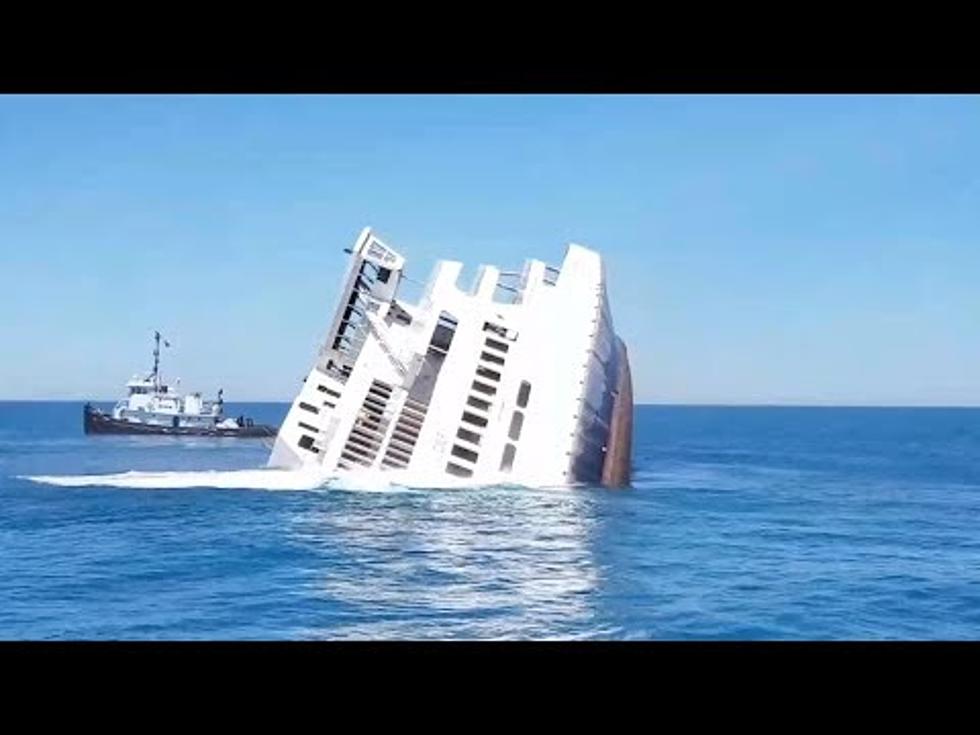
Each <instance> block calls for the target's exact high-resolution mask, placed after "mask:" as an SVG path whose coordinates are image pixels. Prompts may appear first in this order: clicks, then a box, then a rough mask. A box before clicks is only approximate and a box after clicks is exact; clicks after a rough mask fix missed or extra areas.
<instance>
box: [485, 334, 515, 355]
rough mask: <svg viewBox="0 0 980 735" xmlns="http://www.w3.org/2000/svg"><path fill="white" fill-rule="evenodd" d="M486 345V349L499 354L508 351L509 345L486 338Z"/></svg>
mask: <svg viewBox="0 0 980 735" xmlns="http://www.w3.org/2000/svg"><path fill="white" fill-rule="evenodd" d="M486 345H487V347H490V348H491V349H494V350H499V351H500V352H507V350H509V349H510V345H508V344H506V343H504V342H498V341H497V340H495V339H490V338H489V337H487V339H486Z"/></svg>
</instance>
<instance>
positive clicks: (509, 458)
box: [500, 444, 517, 472]
mask: <svg viewBox="0 0 980 735" xmlns="http://www.w3.org/2000/svg"><path fill="white" fill-rule="evenodd" d="M516 453H517V449H516V448H515V447H514V445H513V444H508V445H506V446H505V447H504V455H503V456H502V457H501V458H500V469H501V470H502V471H503V472H510V470H511V468H512V467H513V466H514V455H515V454H516Z"/></svg>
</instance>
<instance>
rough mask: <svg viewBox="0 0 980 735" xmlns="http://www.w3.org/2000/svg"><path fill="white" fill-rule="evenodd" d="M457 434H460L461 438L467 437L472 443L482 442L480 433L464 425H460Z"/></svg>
mask: <svg viewBox="0 0 980 735" xmlns="http://www.w3.org/2000/svg"><path fill="white" fill-rule="evenodd" d="M456 436H458V437H459V438H460V439H465V440H466V441H468V442H469V443H470V444H479V443H480V435H479V434H477V433H476V432H475V431H470V430H469V429H464V428H463V427H460V428H459V429H458V430H457V431H456Z"/></svg>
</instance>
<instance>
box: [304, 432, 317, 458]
mask: <svg viewBox="0 0 980 735" xmlns="http://www.w3.org/2000/svg"><path fill="white" fill-rule="evenodd" d="M299 445H300V447H302V448H303V449H307V450H309V451H311V452H313V453H314V454H319V453H320V450H319V449H317V448H316V447H314V446H313V437H312V436H307V435H306V434H303V436H301V437H300V438H299Z"/></svg>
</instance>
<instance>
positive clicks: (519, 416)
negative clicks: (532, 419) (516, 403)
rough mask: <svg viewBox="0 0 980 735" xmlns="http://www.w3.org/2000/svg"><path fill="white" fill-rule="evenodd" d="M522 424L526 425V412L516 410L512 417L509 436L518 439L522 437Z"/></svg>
mask: <svg viewBox="0 0 980 735" xmlns="http://www.w3.org/2000/svg"><path fill="white" fill-rule="evenodd" d="M522 426H524V414H523V413H521V412H520V411H514V415H513V416H511V417H510V430H509V431H508V432H507V436H509V437H510V438H511V439H513V440H514V441H517V440H518V439H520V438H521V427H522Z"/></svg>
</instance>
